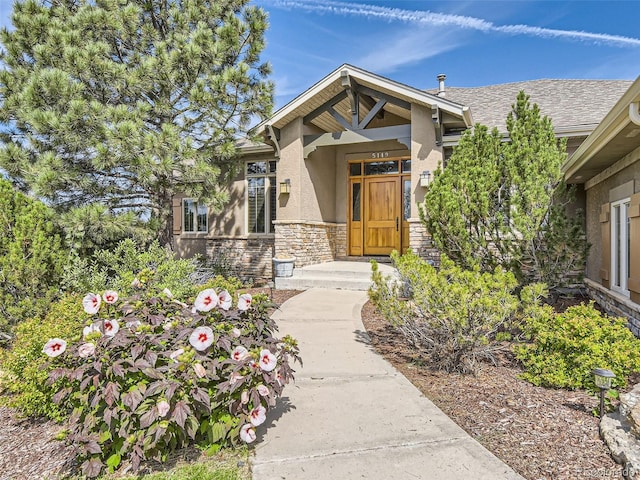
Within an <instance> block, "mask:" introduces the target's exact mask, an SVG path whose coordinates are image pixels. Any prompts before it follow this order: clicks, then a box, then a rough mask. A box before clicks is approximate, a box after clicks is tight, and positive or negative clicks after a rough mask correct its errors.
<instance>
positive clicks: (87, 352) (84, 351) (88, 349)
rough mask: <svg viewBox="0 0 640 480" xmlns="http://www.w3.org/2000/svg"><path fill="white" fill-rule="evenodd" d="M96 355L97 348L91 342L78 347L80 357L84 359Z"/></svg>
mask: <svg viewBox="0 0 640 480" xmlns="http://www.w3.org/2000/svg"><path fill="white" fill-rule="evenodd" d="M94 353H96V346H95V345H94V344H93V343H91V342H89V343H83V344H82V345H80V346H79V347H78V355H80V356H81V357H82V358H89V357H90V356H92V355H93V354H94Z"/></svg>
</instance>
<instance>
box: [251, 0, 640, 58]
mask: <svg viewBox="0 0 640 480" xmlns="http://www.w3.org/2000/svg"><path fill="white" fill-rule="evenodd" d="M263 1H264V2H265V3H270V4H272V5H274V6H276V7H279V8H291V9H298V10H306V11H308V12H319V13H333V14H336V15H355V16H361V17H369V18H379V19H381V20H387V21H400V22H406V23H416V24H423V25H431V26H447V25H448V26H454V27H459V28H464V29H471V30H478V31H481V32H500V33H506V34H510V35H527V36H530V37H541V38H565V39H569V40H578V41H586V42H592V43H600V44H607V45H616V46H623V47H640V39H639V38H633V37H625V36H622V35H610V34H607V33H592V32H584V31H579V30H558V29H554V28H543V27H532V26H530V25H496V24H494V23H493V22H489V21H487V20H483V19H481V18H475V17H468V16H464V15H453V14H447V13H435V12H430V11H428V10H426V11H422V10H404V9H401V8H390V7H380V6H377V5H366V4H359V3H348V2H337V1H332V0H315V1H305V0H263Z"/></svg>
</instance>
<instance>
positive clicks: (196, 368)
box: [193, 363, 207, 378]
mask: <svg viewBox="0 0 640 480" xmlns="http://www.w3.org/2000/svg"><path fill="white" fill-rule="evenodd" d="M193 370H194V371H195V372H196V375H197V376H198V378H202V377H204V376H205V375H206V374H207V370H206V369H205V368H204V366H203V365H202V364H201V363H194V364H193Z"/></svg>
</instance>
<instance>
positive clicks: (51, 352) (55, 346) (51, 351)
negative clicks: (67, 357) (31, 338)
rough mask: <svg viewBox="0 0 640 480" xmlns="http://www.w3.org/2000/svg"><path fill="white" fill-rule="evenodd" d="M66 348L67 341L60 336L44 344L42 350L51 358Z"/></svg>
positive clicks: (60, 353)
mask: <svg viewBox="0 0 640 480" xmlns="http://www.w3.org/2000/svg"><path fill="white" fill-rule="evenodd" d="M66 349H67V342H65V341H64V340H62V339H61V338H52V339H51V340H49V341H48V342H47V343H45V344H44V347H43V348H42V351H43V352H44V353H46V354H47V355H48V356H50V357H52V358H53V357H57V356H58V355H62V354H63V353H64V351H65V350H66Z"/></svg>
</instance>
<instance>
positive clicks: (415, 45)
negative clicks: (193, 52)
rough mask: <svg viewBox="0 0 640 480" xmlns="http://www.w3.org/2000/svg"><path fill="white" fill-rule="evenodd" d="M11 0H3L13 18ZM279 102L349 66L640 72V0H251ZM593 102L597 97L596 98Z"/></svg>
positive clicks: (515, 74)
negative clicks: (264, 27) (264, 15)
mask: <svg viewBox="0 0 640 480" xmlns="http://www.w3.org/2000/svg"><path fill="white" fill-rule="evenodd" d="M12 3H13V2H12V0H0V24H2V25H9V24H10V12H11V6H12ZM253 3H254V4H256V5H259V6H260V7H262V8H263V9H265V10H266V11H267V12H268V13H269V19H270V27H269V30H268V31H267V34H266V41H267V47H266V49H265V51H264V52H263V59H264V60H268V61H269V62H270V63H271V65H272V70H273V74H272V76H271V79H272V80H273V81H274V82H275V85H276V98H275V107H276V108H280V107H282V106H284V105H285V104H286V103H287V102H289V101H290V100H292V99H293V98H294V97H295V96H297V95H298V94H300V93H302V92H303V91H304V90H306V89H307V88H309V87H311V86H312V85H313V84H314V83H316V82H317V81H319V80H321V79H322V78H323V77H324V76H325V75H327V74H329V73H330V72H331V71H333V70H334V69H336V68H337V67H339V66H340V65H342V64H343V63H350V64H352V65H355V66H358V67H361V68H364V69H366V70H369V71H371V72H373V73H376V74H379V75H383V76H385V77H388V78H391V79H393V80H396V81H399V82H402V83H405V84H408V85H411V86H413V87H416V88H421V89H428V88H436V87H437V80H436V76H437V75H438V74H440V73H444V74H446V75H447V80H446V84H447V85H449V86H457V87H470V86H482V85H491V84H498V83H506V82H516V81H523V80H534V79H541V78H567V79H583V78H589V79H627V80H633V79H635V78H637V77H638V76H639V75H640V29H639V28H638V25H640V2H638V1H637V0H630V1H552V0H545V1H526V0H520V1H466V2H461V1H439V2H432V1H426V0H425V1H420V0H413V1H405V0H354V1H351V2H342V1H331V0H253ZM594 101H597V100H594Z"/></svg>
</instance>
